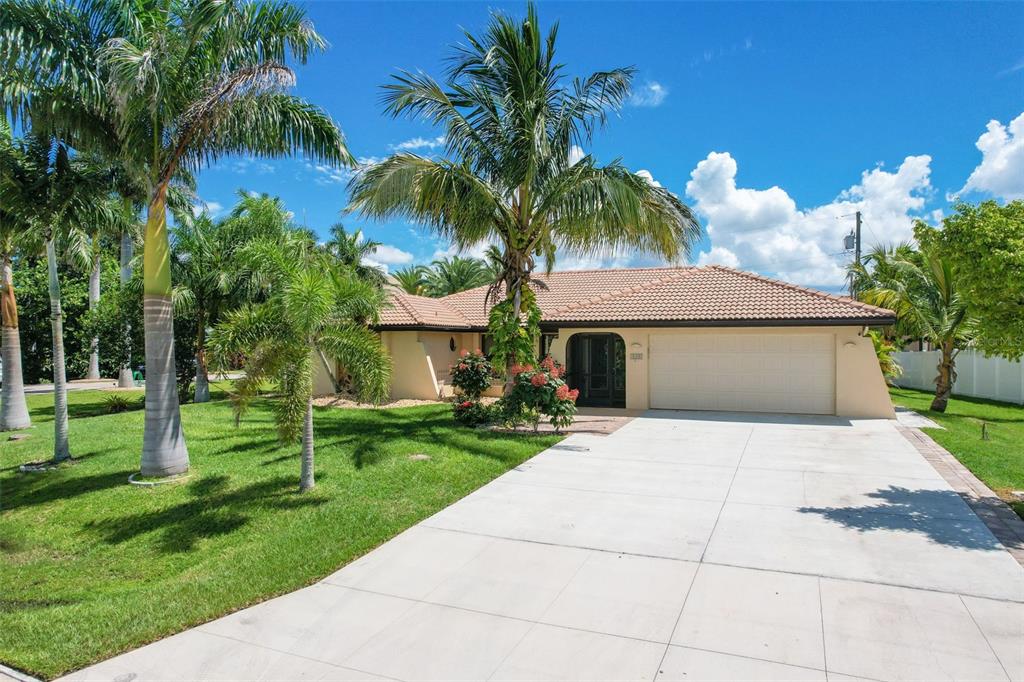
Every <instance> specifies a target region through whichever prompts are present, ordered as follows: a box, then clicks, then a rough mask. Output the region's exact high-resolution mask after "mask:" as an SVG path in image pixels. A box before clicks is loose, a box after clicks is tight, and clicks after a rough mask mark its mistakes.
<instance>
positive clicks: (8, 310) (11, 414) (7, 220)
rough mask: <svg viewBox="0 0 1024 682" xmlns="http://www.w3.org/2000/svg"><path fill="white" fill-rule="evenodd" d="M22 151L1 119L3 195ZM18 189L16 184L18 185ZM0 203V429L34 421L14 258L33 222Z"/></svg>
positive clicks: (0, 181)
mask: <svg viewBox="0 0 1024 682" xmlns="http://www.w3.org/2000/svg"><path fill="white" fill-rule="evenodd" d="M20 161H21V154H20V153H19V150H18V149H17V148H16V147H15V145H14V142H13V140H12V138H11V131H10V127H9V126H8V125H7V122H6V120H5V119H0V196H5V195H6V193H7V192H6V191H5V190H7V184H8V183H9V182H11V181H12V180H14V178H13V177H12V176H17V174H18V173H19V170H18V167H19V162H20ZM15 189H16V188H15ZM3 205H4V204H2V203H0V267H2V268H3V271H2V273H0V275H2V279H0V315H2V323H3V339H2V348H3V350H2V353H3V355H2V358H3V385H2V387H0V431H12V430H14V429H25V428H28V427H29V426H31V425H32V419H31V417H30V416H29V413H28V404H27V403H26V401H25V384H24V378H23V375H22V367H21V334H20V333H19V331H18V329H19V327H18V300H17V297H16V296H15V293H14V276H13V269H12V261H13V259H14V254H15V252H16V250H17V249H18V247H19V246H20V245H21V242H22V240H23V239H25V238H26V237H27V236H28V234H29V230H30V223H29V222H28V221H26V220H24V219H23V218H22V217H20V216H17V215H15V214H14V213H11V212H10V211H6V210H4V209H3V208H2V206H3Z"/></svg>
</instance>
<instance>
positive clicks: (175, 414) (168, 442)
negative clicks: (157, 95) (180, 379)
mask: <svg viewBox="0 0 1024 682" xmlns="http://www.w3.org/2000/svg"><path fill="white" fill-rule="evenodd" d="M144 248H145V250H144V256H143V260H144V265H143V325H144V328H145V336H146V421H145V430H144V432H143V438H142V466H141V470H142V474H143V475H144V476H171V475H174V474H182V473H185V472H186V471H188V448H187V447H186V446H185V434H184V432H183V431H182V429H181V409H180V407H179V406H178V387H177V384H176V381H175V365H174V311H173V309H172V307H171V259H170V255H171V254H170V243H169V241H168V238H167V186H166V185H163V186H161V187H158V188H157V190H156V193H155V195H154V197H153V200H152V202H151V203H150V205H149V213H148V216H147V220H146V236H145V247H144Z"/></svg>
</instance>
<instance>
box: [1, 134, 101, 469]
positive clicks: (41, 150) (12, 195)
mask: <svg viewBox="0 0 1024 682" xmlns="http://www.w3.org/2000/svg"><path fill="white" fill-rule="evenodd" d="M18 160H19V161H20V164H18V165H16V166H14V167H13V168H12V169H11V171H12V172H11V173H10V174H9V175H8V181H7V182H5V183H4V185H5V186H4V190H5V194H4V196H3V197H2V199H3V202H4V204H5V205H8V206H11V205H13V206H15V207H16V208H17V210H18V211H19V212H20V219H21V220H24V221H25V222H26V223H27V224H28V226H29V229H31V231H32V233H33V235H32V236H34V237H36V238H37V240H38V241H42V242H43V243H44V245H45V251H46V263H47V273H48V279H49V295H50V324H51V330H52V339H53V347H52V351H53V393H54V401H53V402H54V450H53V460H54V461H55V462H60V461H63V460H66V459H70V457H71V449H70V445H69V441H68V409H67V372H66V363H65V360H64V314H63V310H62V307H61V294H60V278H59V271H58V267H57V263H58V250H64V251H67V250H68V249H67V248H65V249H60V247H61V246H65V247H67V245H68V244H69V243H70V244H74V243H75V242H78V243H81V242H82V241H83V226H85V225H90V224H95V222H96V221H98V220H100V221H102V220H110V216H109V214H107V213H106V209H107V208H108V202H106V201H105V198H106V197H105V194H104V193H105V190H106V184H105V183H104V178H103V172H102V169H101V167H100V166H98V165H97V164H96V163H95V162H93V161H92V160H90V159H88V158H83V157H73V156H72V154H71V151H70V150H69V149H68V147H67V146H66V145H64V144H62V143H61V142H59V141H54V140H51V139H48V138H43V137H40V136H38V135H35V136H32V137H30V138H29V139H28V140H27V141H25V142H23V143H22V145H21V146H20V149H19V151H18Z"/></svg>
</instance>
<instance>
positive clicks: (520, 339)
mask: <svg viewBox="0 0 1024 682" xmlns="http://www.w3.org/2000/svg"><path fill="white" fill-rule="evenodd" d="M540 318H541V312H540V307H539V306H538V305H537V298H536V296H535V295H534V293H533V291H532V290H530V289H529V288H524V289H523V290H522V298H521V301H520V314H519V315H516V314H515V300H514V299H512V298H507V299H505V300H504V301H501V302H499V303H496V304H495V305H494V306H493V307H492V308H491V312H490V314H489V319H488V325H487V331H488V333H489V334H490V335H491V343H492V345H491V355H492V356H493V357H495V358H508V359H509V360H510V362H513V363H526V362H530V361H531V360H533V359H534V358H535V357H536V355H537V350H536V349H537V342H538V341H539V339H540Z"/></svg>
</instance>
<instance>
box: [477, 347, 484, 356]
mask: <svg viewBox="0 0 1024 682" xmlns="http://www.w3.org/2000/svg"><path fill="white" fill-rule="evenodd" d="M475 352H476V354H477V355H483V353H481V352H480V349H479V348H477V349H476V351H475Z"/></svg>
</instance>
